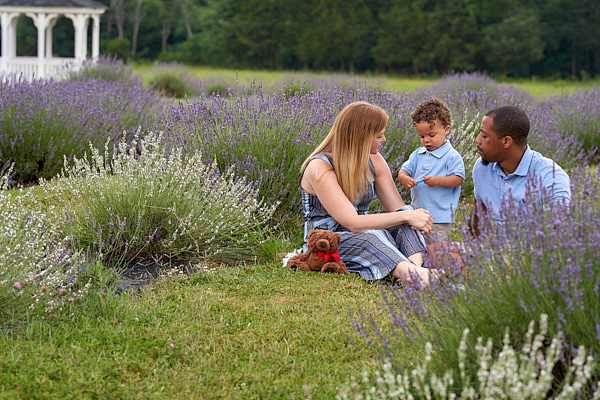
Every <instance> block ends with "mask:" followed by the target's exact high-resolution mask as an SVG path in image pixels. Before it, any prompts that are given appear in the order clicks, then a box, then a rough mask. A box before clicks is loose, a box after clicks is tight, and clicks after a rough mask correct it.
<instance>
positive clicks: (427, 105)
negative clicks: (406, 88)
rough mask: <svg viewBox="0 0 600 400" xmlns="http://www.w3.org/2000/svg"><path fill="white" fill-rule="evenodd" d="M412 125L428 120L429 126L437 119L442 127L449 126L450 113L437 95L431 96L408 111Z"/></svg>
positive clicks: (450, 121)
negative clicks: (411, 110)
mask: <svg viewBox="0 0 600 400" xmlns="http://www.w3.org/2000/svg"><path fill="white" fill-rule="evenodd" d="M410 117H411V118H412V122H413V125H416V124H418V123H419V122H423V121H425V122H428V123H429V125H430V126H431V127H433V124H434V123H435V120H436V119H437V120H439V121H440V122H441V123H442V126H443V127H446V126H450V125H451V124H452V114H451V113H450V108H449V107H448V105H447V104H446V103H444V102H443V101H442V100H440V99H438V98H437V97H432V98H430V99H428V100H425V101H422V102H421V103H420V104H419V105H418V106H417V107H416V108H415V109H414V110H413V112H411V113H410Z"/></svg>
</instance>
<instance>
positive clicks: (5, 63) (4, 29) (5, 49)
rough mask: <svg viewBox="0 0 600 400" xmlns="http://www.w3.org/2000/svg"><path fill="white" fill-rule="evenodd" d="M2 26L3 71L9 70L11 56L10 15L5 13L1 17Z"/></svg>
mask: <svg viewBox="0 0 600 400" xmlns="http://www.w3.org/2000/svg"><path fill="white" fill-rule="evenodd" d="M0 24H1V25H2V70H3V71H7V70H8V57H9V56H8V55H9V54H10V53H9V51H8V46H9V43H10V40H8V35H9V33H8V32H9V22H8V13H5V12H3V13H2V15H0Z"/></svg>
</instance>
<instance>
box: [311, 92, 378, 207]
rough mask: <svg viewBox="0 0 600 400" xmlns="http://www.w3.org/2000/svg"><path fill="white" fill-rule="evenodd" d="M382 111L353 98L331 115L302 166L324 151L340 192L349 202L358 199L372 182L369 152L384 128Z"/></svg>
mask: <svg viewBox="0 0 600 400" xmlns="http://www.w3.org/2000/svg"><path fill="white" fill-rule="evenodd" d="M387 122H388V116H387V114H386V112H385V111H384V110H383V109H382V108H380V107H378V106H376V105H373V104H370V103H367V102H364V101H357V102H354V103H350V104H348V105H347V106H346V107H344V109H343V110H342V111H341V112H340V113H339V114H338V116H337V117H336V118H335V121H334V123H333V126H332V127H331V130H330V131H329V134H328V135H327V137H326V138H325V139H324V140H323V141H322V142H321V144H320V145H319V146H318V147H317V148H316V149H315V151H313V152H312V154H311V155H310V156H308V158H307V159H306V160H304V163H303V164H302V168H303V169H304V167H305V166H306V165H307V164H308V161H309V160H310V158H311V157H313V156H314V155H315V154H317V153H321V152H326V153H329V154H331V157H332V158H333V169H334V171H335V175H336V176H337V180H338V183H339V184H340V187H341V188H342V190H343V191H344V194H345V195H346V197H348V199H349V200H350V201H351V202H353V203H354V202H355V200H356V199H357V196H358V198H359V199H360V198H362V196H363V195H364V194H365V192H366V190H367V187H368V185H369V184H370V183H371V182H373V179H374V177H373V173H372V171H371V168H369V160H370V157H369V154H370V153H371V144H372V143H373V139H374V138H375V136H377V135H378V134H379V133H381V131H383V130H384V129H385V126H386V125H387Z"/></svg>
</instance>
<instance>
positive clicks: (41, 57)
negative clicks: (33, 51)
mask: <svg viewBox="0 0 600 400" xmlns="http://www.w3.org/2000/svg"><path fill="white" fill-rule="evenodd" d="M27 16H28V17H30V18H31V19H32V20H33V24H34V25H35V27H36V28H37V32H38V42H37V45H38V46H37V59H38V78H44V77H46V70H45V66H46V62H45V58H46V27H47V26H48V20H47V15H46V14H44V13H37V14H27Z"/></svg>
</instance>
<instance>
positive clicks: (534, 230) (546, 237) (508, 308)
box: [353, 168, 600, 380]
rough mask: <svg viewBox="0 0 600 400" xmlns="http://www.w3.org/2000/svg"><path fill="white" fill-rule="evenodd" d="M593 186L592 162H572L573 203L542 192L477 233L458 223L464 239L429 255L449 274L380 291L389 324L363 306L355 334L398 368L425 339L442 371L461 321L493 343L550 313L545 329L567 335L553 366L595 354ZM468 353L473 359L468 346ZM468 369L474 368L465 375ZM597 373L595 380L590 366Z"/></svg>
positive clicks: (598, 334)
mask: <svg viewBox="0 0 600 400" xmlns="http://www.w3.org/2000/svg"><path fill="white" fill-rule="evenodd" d="M599 185H600V181H599V180H598V171H597V170H595V169H590V168H578V169H576V170H574V171H573V172H572V191H573V193H574V198H573V200H572V202H571V204H570V206H565V205H563V204H556V203H554V202H552V200H551V199H550V198H548V197H547V196H545V195H544V196H542V198H541V199H540V198H539V197H537V196H528V197H527V199H528V201H527V202H526V204H524V206H523V207H521V208H514V207H510V206H507V207H505V208H504V209H503V210H502V215H503V216H504V221H505V222H504V223H503V224H500V225H499V224H493V223H492V222H491V221H490V220H485V221H484V222H483V225H482V227H483V231H482V234H481V235H480V236H479V237H473V236H472V235H471V234H470V231H469V227H468V226H467V225H466V224H463V226H462V234H463V241H462V243H461V245H460V246H459V247H458V248H457V249H455V250H454V251H453V252H442V254H439V255H438V256H437V257H436V258H435V259H433V258H432V259H429V260H428V263H429V265H430V266H432V267H436V268H443V269H444V270H445V271H446V278H444V279H443V280H441V281H440V282H439V283H438V284H437V285H434V286H433V288H432V289H431V290H430V292H429V293H423V292H422V291H418V290H414V289H412V288H410V287H407V288H403V290H398V289H393V290H391V291H387V290H386V291H383V294H384V296H383V301H382V304H381V305H380V309H382V310H385V311H384V312H386V315H387V316H388V317H389V318H388V321H389V324H390V325H391V327H392V329H391V331H390V330H388V329H382V328H383V327H382V326H381V325H380V323H377V322H375V321H376V319H374V318H371V316H370V315H369V314H361V315H359V316H358V317H355V318H354V319H353V324H354V326H355V328H356V329H357V332H358V333H359V334H360V336H361V337H362V338H364V340H365V342H366V343H368V345H369V346H370V347H371V348H372V349H373V351H374V352H375V354H377V356H378V357H380V358H381V359H383V360H385V361H386V362H389V363H391V364H392V365H394V366H396V367H397V366H399V365H400V363H401V360H402V359H401V357H402V356H403V355H404V354H406V352H407V351H409V352H410V351H411V349H412V350H414V351H419V350H420V349H422V348H423V346H425V344H426V342H431V343H432V344H433V346H434V348H435V349H436V358H435V359H434V360H433V361H432V365H436V363H437V365H440V366H441V365H443V368H442V367H440V370H438V371H436V372H443V371H444V370H445V369H446V368H448V367H451V368H457V367H458V365H456V364H452V363H453V362H454V363H455V362H456V356H455V354H456V349H457V348H458V346H459V342H460V340H461V337H460V335H461V332H462V330H463V329H465V328H470V329H471V332H473V334H475V335H477V336H483V337H490V338H492V339H493V340H494V341H495V342H496V343H500V342H501V340H502V333H503V331H504V330H505V329H506V328H507V327H511V329H512V330H513V332H514V333H515V339H514V344H518V342H519V340H520V339H522V338H524V337H525V334H526V332H525V330H524V326H523V325H524V322H526V321H529V320H532V319H536V318H538V316H539V315H540V314H547V315H548V321H549V331H550V332H551V333H553V334H557V333H559V332H562V334H563V335H564V339H565V343H564V344H563V347H562V349H561V363H560V364H561V365H560V366H559V369H560V368H567V367H568V365H569V363H570V362H571V360H572V359H573V358H574V357H575V356H576V355H577V351H578V350H577V348H578V347H580V346H584V347H585V348H586V349H594V353H595V354H597V349H598V346H600V303H599V302H598V296H599V295H600V262H599V261H598V258H597V255H598V254H599V252H600V237H599V234H598V229H597V221H598V220H599V218H600V208H599V205H600V190H599V187H600V186H599ZM532 189H534V188H532ZM482 218H483V217H482ZM384 332H387V333H384ZM390 332H391V333H390ZM470 356H471V357H475V355H474V352H473V349H472V348H471V349H470ZM453 360H454V361H453ZM449 363H450V364H452V365H450V364H449ZM475 374H476V371H475V370H471V371H469V374H467V376H468V377H469V376H470V377H471V378H474V376H475ZM594 376H595V378H594V379H596V380H597V378H598V372H597V370H596V372H595V375H594ZM556 378H557V379H558V380H560V379H563V378H564V375H562V376H561V375H560V373H559V374H558V375H557V376H556Z"/></svg>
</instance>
